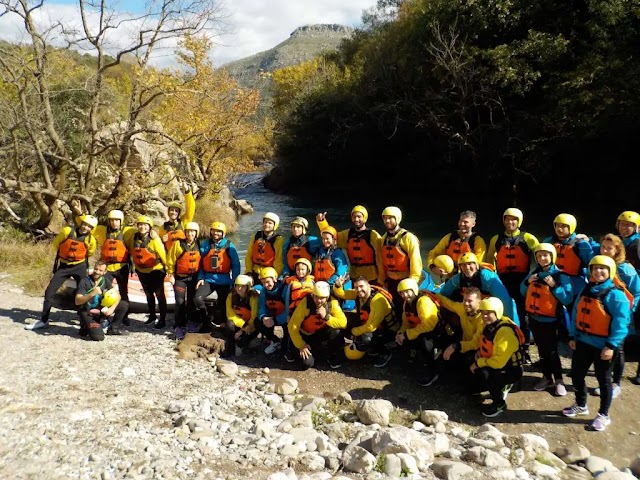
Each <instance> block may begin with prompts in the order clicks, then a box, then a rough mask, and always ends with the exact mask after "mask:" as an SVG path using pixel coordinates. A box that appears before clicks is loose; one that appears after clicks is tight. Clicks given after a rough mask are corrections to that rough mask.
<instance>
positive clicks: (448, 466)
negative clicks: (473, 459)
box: [431, 460, 473, 480]
mask: <svg viewBox="0 0 640 480" xmlns="http://www.w3.org/2000/svg"><path fill="white" fill-rule="evenodd" d="M431 470H433V473H435V474H436V476H437V477H438V478H444V479H445V480H458V479H459V478H463V477H465V476H468V475H471V474H472V473H473V468H471V467H470V466H469V465H467V464H465V463H461V462H454V461H452V460H437V461H435V462H433V464H432V465H431Z"/></svg>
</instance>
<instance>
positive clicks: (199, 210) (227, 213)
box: [194, 197, 238, 237]
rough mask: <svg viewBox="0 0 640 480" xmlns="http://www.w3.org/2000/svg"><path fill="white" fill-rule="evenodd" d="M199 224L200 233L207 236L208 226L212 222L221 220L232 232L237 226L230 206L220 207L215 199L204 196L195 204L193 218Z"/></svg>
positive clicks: (228, 230)
mask: <svg viewBox="0 0 640 480" xmlns="http://www.w3.org/2000/svg"><path fill="white" fill-rule="evenodd" d="M194 220H195V221H196V222H198V223H199V224H200V228H201V229H202V231H201V232H200V235H201V236H203V237H208V236H209V226H210V225H211V224H212V223H213V222H222V223H224V224H225V225H226V226H227V232H233V231H234V230H236V229H237V228H238V221H237V220H236V214H235V212H234V211H233V210H232V209H231V208H230V207H221V206H220V205H217V204H216V203H215V200H212V199H211V198H208V197H205V198H202V199H200V200H198V203H197V204H196V216H195V219H194Z"/></svg>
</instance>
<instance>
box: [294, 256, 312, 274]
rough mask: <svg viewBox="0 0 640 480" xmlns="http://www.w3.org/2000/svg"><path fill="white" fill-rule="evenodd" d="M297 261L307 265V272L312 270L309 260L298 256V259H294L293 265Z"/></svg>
mask: <svg viewBox="0 0 640 480" xmlns="http://www.w3.org/2000/svg"><path fill="white" fill-rule="evenodd" d="M299 263H303V264H305V265H306V266H307V268H308V269H309V273H311V271H312V270H313V266H312V265H311V262H310V261H309V260H307V259H306V258H299V259H298V260H296V263H295V264H294V267H295V266H296V265H297V264H299Z"/></svg>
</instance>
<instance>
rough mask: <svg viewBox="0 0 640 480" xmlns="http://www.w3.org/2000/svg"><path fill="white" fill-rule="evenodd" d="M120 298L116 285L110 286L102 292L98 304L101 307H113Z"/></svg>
mask: <svg viewBox="0 0 640 480" xmlns="http://www.w3.org/2000/svg"><path fill="white" fill-rule="evenodd" d="M119 300H120V292H119V291H118V288H117V287H114V288H110V289H109V290H107V291H106V292H104V293H103V294H102V301H101V302H100V305H102V306H103V307H107V308H109V307H113V306H114V305H115V304H116V303H118V301H119Z"/></svg>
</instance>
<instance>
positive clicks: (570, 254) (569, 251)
mask: <svg viewBox="0 0 640 480" xmlns="http://www.w3.org/2000/svg"><path fill="white" fill-rule="evenodd" d="M575 244H576V238H575V237H573V238H572V239H571V240H569V242H568V243H565V244H562V243H560V242H558V241H556V242H554V244H553V246H554V247H556V253H557V255H556V266H557V267H558V269H560V270H562V271H563V272H564V273H566V274H567V275H573V276H574V277H575V276H577V275H580V274H581V271H580V270H581V268H580V267H581V265H582V260H580V257H579V256H578V254H577V253H576V250H575V248H574V247H575Z"/></svg>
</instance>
